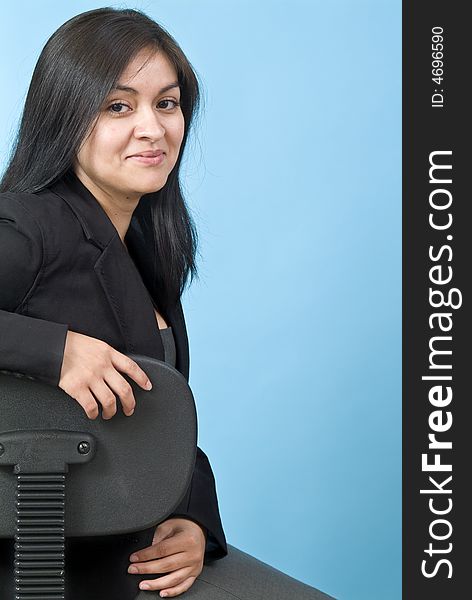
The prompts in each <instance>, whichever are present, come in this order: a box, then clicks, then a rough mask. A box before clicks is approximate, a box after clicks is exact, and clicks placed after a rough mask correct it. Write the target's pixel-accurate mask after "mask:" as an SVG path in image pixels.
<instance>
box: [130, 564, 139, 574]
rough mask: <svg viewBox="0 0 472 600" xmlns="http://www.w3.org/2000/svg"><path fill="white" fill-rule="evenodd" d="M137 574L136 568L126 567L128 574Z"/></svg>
mask: <svg viewBox="0 0 472 600" xmlns="http://www.w3.org/2000/svg"><path fill="white" fill-rule="evenodd" d="M137 572H138V567H133V566H131V567H128V573H137Z"/></svg>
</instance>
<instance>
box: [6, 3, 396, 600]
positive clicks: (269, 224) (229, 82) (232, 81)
mask: <svg viewBox="0 0 472 600" xmlns="http://www.w3.org/2000/svg"><path fill="white" fill-rule="evenodd" d="M105 5H106V4H100V3H95V2H85V1H77V0H75V1H70V2H67V3H65V2H59V1H54V2H52V1H48V0H42V1H41V2H35V1H33V0H30V1H25V0H21V1H18V2H15V3H14V4H12V5H11V6H10V7H9V8H8V10H7V11H5V9H4V10H3V13H2V20H1V24H0V33H1V35H0V48H1V52H0V66H1V74H2V110H1V111H0V132H1V136H0V153H1V154H0V161H1V166H2V167H3V166H4V164H5V161H6V157H7V151H8V148H9V145H10V143H11V136H12V133H13V132H14V129H15V127H16V124H17V119H18V117H19V113H20V107H21V105H22V103H23V101H24V97H25V94H26V90H27V87H28V85H29V81H30V78H31V74H32V70H33V67H34V64H35V62H36V60H37V57H38V55H39V52H40V50H41V48H42V46H43V45H44V43H45V42H46V40H47V39H48V37H49V36H50V35H51V34H52V33H53V32H54V31H55V30H56V29H57V28H58V27H59V26H60V25H61V24H62V23H63V22H64V21H65V20H67V19H68V18H70V17H72V16H73V15H75V14H78V13H80V12H83V11H85V10H89V9H92V8H98V7H99V6H105ZM110 5H111V6H114V7H121V8H123V7H134V8H139V9H142V10H144V11H145V12H147V14H149V15H150V16H151V17H153V18H155V19H156V20H157V21H158V22H160V23H161V24H162V25H164V27H166V28H167V29H168V30H169V32H170V33H171V34H172V35H174V36H175V38H176V39H177V41H178V42H179V43H180V45H181V46H182V48H183V50H184V52H186V54H187V56H188V57H189V59H190V61H191V62H192V64H193V66H194V67H195V69H196V71H197V72H198V74H199V76H200V78H201V81H202V84H203V92H204V95H205V98H206V102H205V107H204V115H203V117H202V119H201V121H200V124H199V128H198V133H197V135H196V136H195V137H194V138H193V143H192V144H191V145H190V147H189V152H188V160H187V162H186V166H185V169H184V175H185V190H186V193H187V198H188V202H189V204H190V206H191V208H192V210H193V214H194V217H195V219H196V222H197V225H198V228H199V232H200V252H201V259H200V262H199V265H200V280H199V281H198V282H196V283H195V284H194V285H193V286H192V287H191V288H190V290H189V291H188V292H187V293H186V294H185V297H184V308H185V312H186V319H187V326H188V331H189V338H190V348H191V384H192V388H193V390H194V394H195V397H196V400H197V405H198V415H199V444H200V446H201V447H202V448H203V449H204V450H205V451H206V452H207V454H208V455H209V457H210V460H211V463H212V466H213V469H214V472H215V476H216V480H217V489H218V495H219V501H220V508H221V514H222V519H223V523H224V526H225V531H226V534H227V539H228V542H229V543H230V544H232V545H235V546H237V547H239V548H240V549H242V550H244V551H246V552H249V553H250V554H253V555H254V556H256V557H258V558H259V559H261V560H263V561H265V562H268V563H270V564H271V565H273V566H275V567H277V568H279V569H281V570H283V571H285V572H286V573H288V574H290V575H292V576H294V577H296V578H299V579H301V580H303V581H305V582H306V583H309V584H311V585H313V586H315V587H318V588H320V589H322V590H323V591H326V592H327V593H330V594H332V595H334V596H336V597H338V598H339V599H349V600H390V599H398V598H400V597H401V585H400V579H401V554H400V551H401V548H400V542H401V429H400V419H401V408H400V407H401V400H400V398H401V387H400V386H401V370H400V369H401V363H400V351H401V321H400V320H401V300H400V298H401V272H400V264H401V230H400V227H401V204H400V198H401V191H400V190H401V187H400V179H401V162H400V160H401V154H400V143H401V137H400V136H401V134H400V131H401V104H400V99H401V3H400V1H399V0H397V1H394V0H391V1H379V0H371V1H367V0H364V1H361V0H356V1H354V0H351V1H349V0H336V1H331V2H326V0H323V1H318V0H313V1H304V2H303V1H300V0H298V1H297V0H291V1H290V2H288V1H285V0H284V1H273V2H269V1H259V2H250V1H246V0H240V1H224V2H217V1H210V0H200V1H198V2H194V1H192V0H175V1H174V2H157V1H154V2H153V1H148V2H136V3H134V4H132V3H110ZM26 19H27V20H26Z"/></svg>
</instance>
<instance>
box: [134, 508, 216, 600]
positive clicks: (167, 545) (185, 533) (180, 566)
mask: <svg viewBox="0 0 472 600" xmlns="http://www.w3.org/2000/svg"><path fill="white" fill-rule="evenodd" d="M205 543H206V533H205V531H204V529H203V528H202V527H201V526H200V525H199V524H198V523H195V522H194V521H191V520H189V519H183V518H172V519H167V521H164V522H163V523H161V524H160V525H159V526H158V527H157V528H156V531H155V532H154V537H153V540H152V545H151V546H148V547H147V548H143V549H142V550H140V551H139V552H136V553H135V554H132V555H131V556H130V561H131V563H132V564H131V565H130V567H129V568H128V572H129V573H135V574H136V573H138V574H142V573H150V574H152V573H168V575H164V576H161V577H158V578H157V579H147V580H145V581H142V582H141V583H140V584H139V587H140V588H141V589H142V590H151V591H153V590H161V593H160V596H161V597H163V598H164V597H167V596H168V597H170V596H178V595H179V594H182V593H183V592H185V591H187V590H188V589H189V588H190V586H191V585H192V584H193V582H194V581H195V579H196V578H197V577H198V576H199V575H200V573H201V572H202V569H203V558H204V555H205ZM134 557H136V558H134ZM146 585H147V587H145V586H146Z"/></svg>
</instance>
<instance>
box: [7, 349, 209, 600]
mask: <svg viewBox="0 0 472 600" xmlns="http://www.w3.org/2000/svg"><path fill="white" fill-rule="evenodd" d="M129 356H130V357H131V358H132V359H133V360H135V361H136V362H137V363H138V364H139V366H140V367H141V368H142V369H143V370H144V371H145V372H146V374H147V375H148V376H149V379H150V380H151V382H152V385H153V387H152V390H151V391H144V390H142V389H141V388H140V387H139V386H138V385H137V384H136V383H134V381H132V380H131V379H129V378H128V377H127V376H126V379H127V380H128V381H129V383H130V385H131V386H132V388H133V393H134V396H135V399H136V408H135V411H134V414H133V415H132V416H131V417H126V416H125V415H124V414H123V412H122V410H121V409H120V406H121V404H120V403H119V401H118V400H117V403H118V407H117V408H118V411H117V413H116V414H115V415H114V416H113V417H112V418H111V419H109V420H104V419H103V418H102V417H101V416H99V417H97V418H96V419H95V420H91V419H89V418H88V417H87V415H86V414H85V412H84V409H83V408H82V407H81V406H80V405H79V404H78V403H77V402H76V401H75V400H74V399H72V398H71V397H70V396H68V395H67V394H66V393H65V392H64V391H63V390H61V389H60V388H58V387H53V386H51V385H48V384H46V383H43V382H41V381H39V380H36V379H34V378H32V377H29V376H26V375H22V374H19V373H10V372H6V371H0V538H11V539H14V540H15V545H14V546H15V562H14V565H12V569H13V568H14V578H15V590H16V595H15V600H62V599H64V597H65V576H66V575H67V565H66V564H65V558H66V557H65V552H64V549H65V538H66V537H69V536H70V537H74V536H98V535H113V534H126V533H130V532H133V531H139V530H142V529H147V528H149V527H152V526H153V525H156V524H158V523H160V522H162V521H163V520H165V518H166V517H167V516H168V515H170V514H171V513H172V512H173V511H174V509H175V508H176V507H177V505H178V504H179V502H180V501H181V499H182V498H183V496H184V494H185V492H186V490H187V488H188V486H189V485H190V480H191V477H192V473H193V468H194V464H195V458H196V447H197V417H196V410H195V403H194V400H193V395H192V392H191V390H190V388H189V386H188V384H187V382H186V380H185V378H184V377H183V376H182V374H181V373H180V372H179V371H177V370H176V369H174V368H173V367H172V366H170V365H169V364H167V363H165V362H161V361H159V360H155V359H151V358H149V357H146V356H141V355H133V354H130V355H129ZM2 600H8V599H2ZM66 600H67V599H66Z"/></svg>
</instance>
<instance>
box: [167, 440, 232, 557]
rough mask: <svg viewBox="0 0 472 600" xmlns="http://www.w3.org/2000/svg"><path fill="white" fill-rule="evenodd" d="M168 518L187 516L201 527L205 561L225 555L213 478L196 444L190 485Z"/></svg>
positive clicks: (205, 459) (226, 551) (225, 549)
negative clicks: (204, 545) (203, 530)
mask: <svg viewBox="0 0 472 600" xmlns="http://www.w3.org/2000/svg"><path fill="white" fill-rule="evenodd" d="M171 517H184V518H187V519H191V520H192V521H196V522H197V523H198V524H199V525H201V526H203V527H204V528H205V530H206V534H207V536H206V547H205V559H204V562H205V563H206V562H207V561H212V560H217V559H219V558H223V557H224V556H226V555H227V554H228V549H227V546H226V538H225V534H224V531H223V526H222V524H221V518H220V512H219V509H218V499H217V496H216V486H215V478H214V476H213V471H212V469H211V466H210V463H209V461H208V457H207V455H206V454H205V453H204V452H203V450H201V448H199V447H197V457H196V460H195V469H194V471H193V476H192V481H191V484H190V486H189V489H188V490H187V493H186V495H185V496H184V498H183V500H182V501H181V502H180V504H179V506H178V507H177V508H176V509H175V510H174V512H173V513H172V514H171V515H170V516H169V517H168V518H171Z"/></svg>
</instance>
